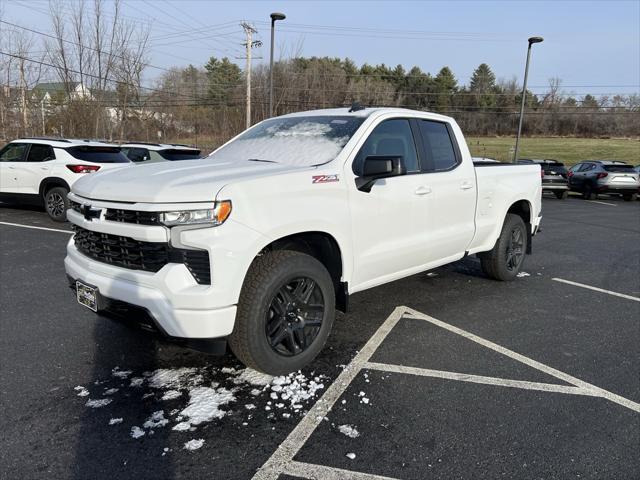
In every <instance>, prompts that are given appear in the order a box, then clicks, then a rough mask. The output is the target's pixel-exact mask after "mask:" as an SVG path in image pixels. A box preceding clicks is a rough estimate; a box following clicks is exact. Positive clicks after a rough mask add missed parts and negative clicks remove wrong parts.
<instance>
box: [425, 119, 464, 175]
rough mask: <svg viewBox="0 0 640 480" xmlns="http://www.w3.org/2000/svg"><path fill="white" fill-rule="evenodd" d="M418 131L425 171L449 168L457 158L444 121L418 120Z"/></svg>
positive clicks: (455, 162) (457, 161)
mask: <svg viewBox="0 0 640 480" xmlns="http://www.w3.org/2000/svg"><path fill="white" fill-rule="evenodd" d="M418 124H419V125H420V133H421V134H422V143H423V145H424V151H425V162H424V163H425V165H424V166H425V167H426V168H423V169H424V170H426V171H435V172H442V171H445V170H451V169H452V168H454V167H455V166H456V165H458V163H459V160H458V156H457V155H456V150H455V148H454V146H453V141H452V139H451V135H450V133H449V129H448V128H447V124H446V123H442V122H434V121H431V120H420V121H419V122H418Z"/></svg>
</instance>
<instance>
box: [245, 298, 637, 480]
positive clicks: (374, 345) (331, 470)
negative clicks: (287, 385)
mask: <svg viewBox="0 0 640 480" xmlns="http://www.w3.org/2000/svg"><path fill="white" fill-rule="evenodd" d="M402 317H408V318H414V319H418V320H425V321H427V322H429V323H432V324H433V325H436V326H438V327H441V328H444V329H446V330H449V331H450V332H453V333H455V334H457V335H460V336H462V337H464V338H466V339H468V340H471V341H473V342H475V343H478V344H480V345H482V346H484V347H486V348H489V349H491V350H494V351H496V352H498V353H501V354H503V355H505V356H507V357H509V358H512V359H514V360H517V361H518V362H521V363H524V364H525V365H528V366H530V367H532V368H535V369H537V370H540V371H542V372H544V373H547V374H549V375H551V376H553V377H556V378H559V379H560V380H563V381H565V382H567V383H570V384H571V385H573V386H567V385H554V384H550V383H538V382H526V381H521V380H509V379H504V378H495V377H484V376H480V375H469V374H461V373H457V372H444V371H440V370H429V369H422V368H414V367H404V366H400V365H389V364H383V363H375V362H369V359H370V358H371V357H372V355H373V354H374V353H375V351H376V350H377V349H378V347H379V346H380V344H381V343H382V342H383V341H384V339H385V338H386V337H387V335H388V334H389V333H390V332H391V330H392V329H393V327H395V326H396V324H397V323H398V321H399V320H400V319H401V318H402ZM363 369H372V370H382V371H388V372H394V373H404V374H411V375H420V376H426V377H436V378H446V379H450V380H459V381H464V382H472V383H483V384H490V385H497V386H503V387H511V388H522V389H526V390H538V391H547V392H554V393H563V394H570V395H585V396H592V397H601V398H605V399H607V400H609V401H611V402H614V403H617V404H619V405H622V406H624V407H626V408H629V409H631V410H633V411H635V412H640V404H638V403H636V402H633V401H631V400H629V399H626V398H624V397H621V396H620V395H616V394H615V393H611V392H609V391H607V390H604V389H602V388H599V387H596V386H595V385H592V384H590V383H587V382H585V381H583V380H580V379H578V378H576V377H573V376H571V375H569V374H567V373H564V372H561V371H560V370H556V369H555V368H552V367H549V366H547V365H544V364H542V363H540V362H537V361H536V360H533V359H531V358H528V357H525V356H524V355H520V354H519V353H516V352H514V351H512V350H509V349H507V348H505V347H502V346H500V345H497V344H495V343H493V342H490V341H489V340H485V339H484V338H481V337H478V336H477V335H474V334H473V333H470V332H467V331H466V330H462V329H461V328H458V327H454V326H453V325H449V324H448V323H445V322H442V321H440V320H437V319H435V318H433V317H430V316H429V315H425V314H423V313H421V312H418V311H417V310H413V309H411V308H408V307H397V308H396V309H395V310H394V311H393V313H392V314H391V315H390V316H389V317H388V318H387V319H386V320H385V321H384V323H383V324H382V325H381V326H380V328H378V330H377V331H376V333H375V334H374V335H373V336H372V337H371V338H370V339H369V341H368V342H367V343H366V345H365V346H364V347H363V348H362V350H360V352H359V353H358V354H357V355H356V356H355V357H354V359H353V360H352V361H351V363H349V365H347V367H346V368H345V369H344V370H343V371H342V373H340V375H338V378H336V380H335V381H334V382H333V383H332V384H331V386H330V387H329V388H328V389H327V390H326V392H325V393H324V395H322V397H321V398H320V399H319V400H318V401H317V402H316V404H315V405H314V406H313V407H311V409H310V410H309V412H308V413H307V414H306V415H305V416H304V417H303V419H302V420H301V421H300V423H298V425H296V427H295V428H294V429H293V430H292V431H291V433H290V434H289V435H288V436H287V438H286V439H285V440H284V442H282V443H281V444H280V445H279V446H278V448H277V449H276V451H275V452H274V453H273V455H271V457H269V459H267V461H266V462H265V463H264V465H263V466H262V467H260V469H258V471H257V472H256V473H255V475H254V476H253V480H276V479H277V478H278V477H279V476H280V475H281V474H289V475H293V476H296V477H301V478H307V479H318V478H322V479H328V480H337V479H351V480H395V479H392V478H390V477H382V476H377V475H372V474H368V473H362V472H356V471H352V470H344V469H340V468H335V467H329V466H326V465H315V464H310V463H305V462H299V461H296V460H294V459H293V458H294V457H295V456H296V455H297V453H298V452H299V451H300V449H301V448H302V446H303V445H304V444H305V443H306V442H307V440H308V439H309V437H310V436H311V434H312V433H313V432H314V431H315V429H316V428H317V427H318V425H320V424H321V423H322V421H323V419H324V418H325V416H327V415H328V413H329V412H330V410H331V408H332V407H333V405H334V404H335V403H336V401H337V400H338V398H340V396H341V395H342V394H343V393H344V392H345V391H346V389H347V388H348V387H349V385H350V384H351V382H352V381H353V380H354V379H355V377H356V376H357V375H358V374H359V373H360V372H361V371H362V370H363Z"/></svg>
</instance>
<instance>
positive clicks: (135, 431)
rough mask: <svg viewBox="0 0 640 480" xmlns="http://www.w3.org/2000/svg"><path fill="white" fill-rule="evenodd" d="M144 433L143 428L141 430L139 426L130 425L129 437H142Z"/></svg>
mask: <svg viewBox="0 0 640 480" xmlns="http://www.w3.org/2000/svg"><path fill="white" fill-rule="evenodd" d="M144 435H145V433H144V430H142V429H141V428H140V427H135V426H134V427H131V437H132V438H140V437H143V436H144Z"/></svg>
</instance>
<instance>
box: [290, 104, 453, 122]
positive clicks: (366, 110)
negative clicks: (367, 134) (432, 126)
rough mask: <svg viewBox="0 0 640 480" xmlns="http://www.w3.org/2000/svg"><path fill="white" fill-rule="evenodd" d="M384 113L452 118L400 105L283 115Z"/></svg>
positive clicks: (332, 109) (359, 115)
mask: <svg viewBox="0 0 640 480" xmlns="http://www.w3.org/2000/svg"><path fill="white" fill-rule="evenodd" d="M383 113H397V114H401V115H402V114H405V115H412V116H414V115H416V114H419V115H420V116H424V117H425V118H433V119H440V120H451V117H447V116H445V115H440V114H439V113H432V112H425V111H421V110H412V109H410V108H400V107H370V108H362V109H360V110H355V111H351V109H350V108H347V107H345V108H323V109H319V110H305V111H302V112H295V113H288V114H286V115H282V117H310V116H329V117H331V116H341V117H342V116H349V117H360V118H366V117H369V116H371V115H373V114H383Z"/></svg>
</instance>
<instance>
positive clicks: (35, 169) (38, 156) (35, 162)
mask: <svg viewBox="0 0 640 480" xmlns="http://www.w3.org/2000/svg"><path fill="white" fill-rule="evenodd" d="M55 158H56V156H55V154H54V152H53V148H51V146H50V145H44V144H40V143H32V144H30V146H29V151H28V153H27V158H26V161H25V162H21V163H20V164H19V165H18V166H17V167H16V169H15V172H16V178H17V182H18V190H19V191H20V193H27V194H31V195H37V194H38V193H39V190H40V183H41V182H42V180H44V179H45V178H47V177H48V176H49V174H50V172H51V167H52V162H53V160H55Z"/></svg>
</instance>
